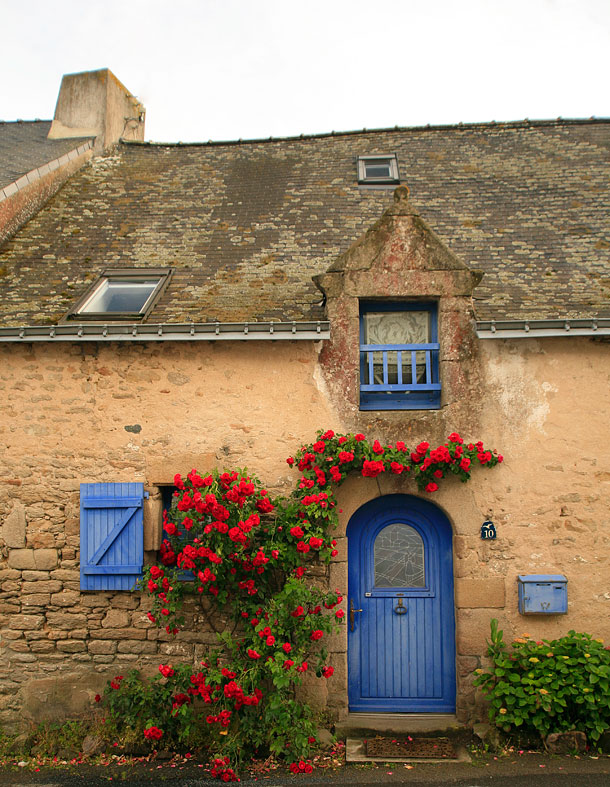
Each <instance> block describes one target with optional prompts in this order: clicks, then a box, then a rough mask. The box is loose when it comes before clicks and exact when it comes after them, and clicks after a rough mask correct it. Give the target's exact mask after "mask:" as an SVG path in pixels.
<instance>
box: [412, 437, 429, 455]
mask: <svg viewBox="0 0 610 787" xmlns="http://www.w3.org/2000/svg"><path fill="white" fill-rule="evenodd" d="M428 448H430V443H427V442H426V441H425V440H424V442H423V443H420V444H419V445H418V446H417V448H416V449H415V450H416V451H417V453H418V454H425V453H426V451H427V450H428Z"/></svg>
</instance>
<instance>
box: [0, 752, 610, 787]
mask: <svg viewBox="0 0 610 787" xmlns="http://www.w3.org/2000/svg"><path fill="white" fill-rule="evenodd" d="M115 784H121V785H131V787H152V785H160V786H161V787H163V786H164V785H167V787H207V786H208V785H220V784H224V782H220V781H218V780H215V779H211V778H210V777H209V774H208V773H206V772H205V770H204V769H203V768H200V767H199V766H198V765H197V763H188V764H185V765H179V766H174V767H172V765H171V764H164V765H163V766H162V767H159V766H156V765H154V764H153V763H147V764H143V765H135V766H134V765H128V766H111V767H101V766H97V767H95V766H88V765H80V766H73V767H70V768H69V769H63V768H57V767H56V768H44V769H42V770H40V771H38V772H37V771H32V770H29V769H28V770H26V769H25V768H5V769H2V770H0V785H3V786H4V785H7V786H9V785H10V786H11V787H108V785H115ZM380 784H383V785H385V784H387V785H392V784H409V785H428V787H435V786H437V785H438V786H439V787H441V786H444V785H447V786H450V787H610V757H609V756H600V757H599V758H596V759H593V758H590V757H582V758H576V757H568V756H565V757H559V756H558V757H550V756H547V755H539V754H531V755H525V756H522V757H514V756H511V757H498V758H497V759H494V757H493V755H487V756H486V757H485V758H484V759H482V760H479V761H478V762H476V763H448V762H444V763H441V764H438V765H435V764H414V765H411V766H410V767H409V766H408V765H405V764H402V763H392V764H391V765H390V764H387V763H386V764H379V765H372V764H368V763H367V764H366V765H364V766H362V765H360V766H359V765H347V766H343V767H340V768H337V769H336V770H330V769H328V770H321V769H320V770H315V771H314V772H313V773H311V774H307V775H300V776H292V775H290V774H288V773H286V772H280V771H274V772H272V773H268V774H267V773H265V774H261V775H259V776H258V777H245V778H243V779H242V781H241V785H243V787H254V786H255V785H256V787H261V785H264V786H265V787H298V785H301V787H307V785H328V787H334V785H337V787H339V786H340V785H350V787H351V786H352V785H358V787H366V785H370V787H372V786H373V785H380Z"/></svg>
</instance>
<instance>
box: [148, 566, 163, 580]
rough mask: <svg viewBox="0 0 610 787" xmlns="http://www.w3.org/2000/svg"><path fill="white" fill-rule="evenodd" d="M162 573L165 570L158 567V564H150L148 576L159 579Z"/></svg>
mask: <svg viewBox="0 0 610 787" xmlns="http://www.w3.org/2000/svg"><path fill="white" fill-rule="evenodd" d="M164 573H165V572H164V571H163V569H162V568H159V567H158V566H151V568H150V576H151V577H152V578H153V579H159V577H162V576H163V574H164Z"/></svg>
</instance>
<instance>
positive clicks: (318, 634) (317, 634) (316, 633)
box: [310, 629, 324, 642]
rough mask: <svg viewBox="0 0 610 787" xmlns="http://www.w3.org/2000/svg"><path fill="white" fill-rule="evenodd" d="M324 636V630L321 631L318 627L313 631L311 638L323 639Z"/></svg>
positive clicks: (314, 639)
mask: <svg viewBox="0 0 610 787" xmlns="http://www.w3.org/2000/svg"><path fill="white" fill-rule="evenodd" d="M323 636H324V632H323V631H320V629H316V630H315V631H312V632H311V637H310V639H312V640H313V641H314V642H315V641H316V640H318V639H322V637H323Z"/></svg>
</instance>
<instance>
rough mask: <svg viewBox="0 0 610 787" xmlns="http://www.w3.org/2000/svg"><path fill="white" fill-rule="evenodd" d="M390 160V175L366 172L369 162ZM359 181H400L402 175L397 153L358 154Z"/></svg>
mask: <svg viewBox="0 0 610 787" xmlns="http://www.w3.org/2000/svg"><path fill="white" fill-rule="evenodd" d="M382 161H383V162H386V161H387V162H388V164H389V169H390V174H389V176H388V177H379V176H371V175H367V174H366V167H367V164H376V163H379V162H382ZM358 183H364V184H369V183H370V184H374V185H383V184H396V183H400V175H399V172H398V156H397V155H396V153H385V154H378V155H374V156H358Z"/></svg>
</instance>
